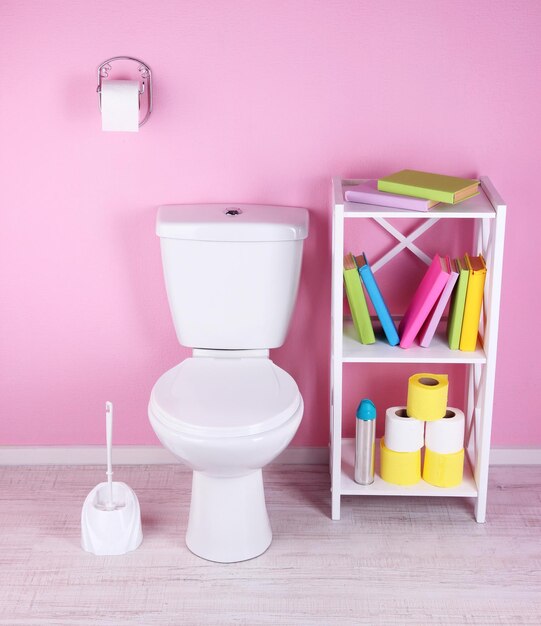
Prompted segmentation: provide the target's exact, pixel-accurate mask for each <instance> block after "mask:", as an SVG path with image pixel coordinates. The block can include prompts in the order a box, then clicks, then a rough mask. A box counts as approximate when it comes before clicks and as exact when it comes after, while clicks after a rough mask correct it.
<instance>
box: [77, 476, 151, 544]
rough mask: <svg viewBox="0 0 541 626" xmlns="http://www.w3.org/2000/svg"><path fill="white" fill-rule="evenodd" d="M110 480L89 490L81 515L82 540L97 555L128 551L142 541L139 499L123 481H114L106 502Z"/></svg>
mask: <svg viewBox="0 0 541 626" xmlns="http://www.w3.org/2000/svg"><path fill="white" fill-rule="evenodd" d="M109 489H110V487H109V483H100V484H99V485H97V486H96V487H94V489H92V491H91V492H90V493H89V494H88V496H87V498H86V500H85V503H84V505H83V512H82V516H81V544H82V547H83V549H84V550H86V551H87V552H92V553H93V554H98V555H118V554H125V553H126V552H131V551H132V550H135V549H136V548H138V547H139V546H140V545H141V541H142V540H143V532H142V529H141V510H140V508H139V500H138V499H137V496H136V495H135V493H134V491H133V489H131V488H130V487H129V486H128V485H126V484H125V483H120V482H114V483H113V505H112V507H111V505H110V504H108V500H109Z"/></svg>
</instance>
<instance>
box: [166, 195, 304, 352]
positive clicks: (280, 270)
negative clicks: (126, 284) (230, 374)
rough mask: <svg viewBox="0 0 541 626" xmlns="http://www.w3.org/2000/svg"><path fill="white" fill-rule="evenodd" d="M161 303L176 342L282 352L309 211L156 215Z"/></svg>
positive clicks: (224, 207)
mask: <svg viewBox="0 0 541 626" xmlns="http://www.w3.org/2000/svg"><path fill="white" fill-rule="evenodd" d="M156 234H157V235H158V236H159V237H160V246H161V252H162V264H163V272H164V277H165V286H166V290H167V297H168V300H169V306H170V309H171V315H172V317H173V322H174V325H175V330H176V333H177V337H178V340H179V342H180V343H181V344H182V345H184V346H188V347H193V348H214V349H222V350H228V349H231V350H235V349H244V350H249V349H261V348H276V347H278V346H281V345H282V344H283V343H284V341H285V337H286V333H287V329H288V326H289V322H290V319H291V314H292V312H293V308H294V306H295V300H296V297H297V288H298V286H299V277H300V271H301V260H302V247H303V241H304V239H305V238H306V237H307V236H308V211H307V210H306V209H302V208H297V207H282V206H267V205H252V204H237V205H234V206H232V205H228V204H195V205H194V204H192V205H179V204H171V205H165V206H161V207H160V208H159V209H158V216H157V220H156Z"/></svg>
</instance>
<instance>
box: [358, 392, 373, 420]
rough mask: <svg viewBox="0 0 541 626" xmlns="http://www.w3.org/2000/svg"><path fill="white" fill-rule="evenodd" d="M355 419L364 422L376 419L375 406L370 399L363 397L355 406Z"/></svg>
mask: <svg viewBox="0 0 541 626" xmlns="http://www.w3.org/2000/svg"><path fill="white" fill-rule="evenodd" d="M357 419H358V420H363V421H364V422H367V421H370V420H375V419H376V407H375V405H374V403H373V402H372V400H369V399H368V398H363V399H362V400H361V403H360V404H359V406H358V407H357Z"/></svg>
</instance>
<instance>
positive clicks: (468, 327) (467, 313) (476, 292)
mask: <svg viewBox="0 0 541 626" xmlns="http://www.w3.org/2000/svg"><path fill="white" fill-rule="evenodd" d="M465 258H466V264H467V266H468V272H469V277H468V288H467V290H466V301H465V303H464V319H463V320H462V330H461V332H460V345H459V347H460V349H461V350H464V351H466V352H471V351H473V350H475V347H476V345H477V333H478V331H479V320H480V319H481V308H482V305H483V291H484V289H485V279H486V275H487V266H486V264H485V259H483V256H482V255H481V254H480V255H479V256H476V257H475V256H474V257H470V255H469V254H466V255H465Z"/></svg>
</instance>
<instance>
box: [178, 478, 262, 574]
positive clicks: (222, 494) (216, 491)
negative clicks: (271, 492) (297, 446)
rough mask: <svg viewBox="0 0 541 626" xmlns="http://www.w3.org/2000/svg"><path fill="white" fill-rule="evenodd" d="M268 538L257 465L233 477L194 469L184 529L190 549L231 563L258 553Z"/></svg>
mask: <svg viewBox="0 0 541 626" xmlns="http://www.w3.org/2000/svg"><path fill="white" fill-rule="evenodd" d="M271 541H272V531H271V527H270V522H269V516H268V514H267V507H266V505H265V492H264V488H263V475H262V472H261V470H260V469H259V470H255V471H254V472H251V473H250V474H247V475H245V476H240V477H236V478H222V477H217V476H209V475H208V474H205V473H203V472H197V471H194V473H193V480H192V501H191V505H190V517H189V520H188V529H187V531H186V545H187V546H188V549H189V550H190V551H191V552H193V553H194V554H196V555H197V556H200V557H202V558H203V559H207V560H209V561H217V562H218V563H234V562H237V561H246V560H247V559H253V558H254V557H256V556H259V555H260V554H262V553H263V552H265V550H266V549H267V548H268V547H269V546H270V544H271Z"/></svg>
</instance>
